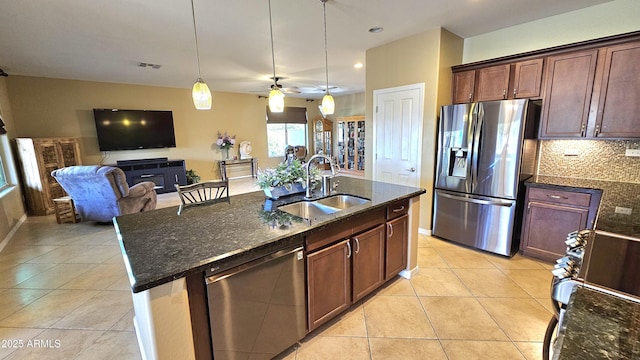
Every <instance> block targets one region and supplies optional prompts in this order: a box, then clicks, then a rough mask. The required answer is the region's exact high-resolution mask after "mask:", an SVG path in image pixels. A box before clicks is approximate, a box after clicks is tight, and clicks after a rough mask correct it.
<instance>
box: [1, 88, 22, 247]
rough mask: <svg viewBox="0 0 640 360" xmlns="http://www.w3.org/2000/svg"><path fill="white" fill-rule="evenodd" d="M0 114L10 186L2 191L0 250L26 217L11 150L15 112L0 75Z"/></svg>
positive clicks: (3, 150)
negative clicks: (5, 132) (3, 129)
mask: <svg viewBox="0 0 640 360" xmlns="http://www.w3.org/2000/svg"><path fill="white" fill-rule="evenodd" d="M0 114H1V115H2V120H3V121H4V123H5V125H6V126H5V128H6V129H7V134H6V135H0V154H1V156H2V159H3V160H4V163H3V165H4V171H5V175H6V178H7V184H9V185H10V187H9V188H7V189H5V190H3V191H0V250H2V248H3V247H4V245H5V244H6V243H7V242H8V240H9V238H10V234H11V233H12V231H15V230H16V229H17V226H18V224H19V223H20V222H21V221H22V219H23V218H24V217H25V209H24V205H23V204H22V191H21V189H20V187H19V186H18V175H17V174H18V172H17V168H16V165H15V160H14V158H13V154H12V151H11V146H10V143H9V137H10V136H11V135H12V134H13V133H14V121H13V113H12V112H11V106H10V102H9V95H8V92H7V78H6V77H0Z"/></svg>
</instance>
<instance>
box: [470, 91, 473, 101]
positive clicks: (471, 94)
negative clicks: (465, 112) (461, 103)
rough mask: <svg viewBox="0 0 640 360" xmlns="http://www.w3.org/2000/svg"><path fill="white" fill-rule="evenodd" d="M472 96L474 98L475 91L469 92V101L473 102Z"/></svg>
mask: <svg viewBox="0 0 640 360" xmlns="http://www.w3.org/2000/svg"><path fill="white" fill-rule="evenodd" d="M472 98H473V93H469V102H471V99H472Z"/></svg>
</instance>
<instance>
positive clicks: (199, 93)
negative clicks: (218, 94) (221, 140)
mask: <svg viewBox="0 0 640 360" xmlns="http://www.w3.org/2000/svg"><path fill="white" fill-rule="evenodd" d="M191 15H193V34H194V35H195V39H196V60H197V62H198V78H197V79H196V82H195V83H194V84H193V90H192V91H191V96H192V97H193V105H195V107H196V109H197V110H211V91H209V87H208V86H207V84H206V83H205V82H204V80H202V76H201V75H200V53H199V52H198V31H197V30H196V12H195V10H194V8H193V0H191Z"/></svg>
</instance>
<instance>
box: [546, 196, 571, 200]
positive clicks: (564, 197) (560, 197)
mask: <svg viewBox="0 0 640 360" xmlns="http://www.w3.org/2000/svg"><path fill="white" fill-rule="evenodd" d="M547 197H550V198H552V199H564V200H568V199H569V197H568V196H562V195H547Z"/></svg>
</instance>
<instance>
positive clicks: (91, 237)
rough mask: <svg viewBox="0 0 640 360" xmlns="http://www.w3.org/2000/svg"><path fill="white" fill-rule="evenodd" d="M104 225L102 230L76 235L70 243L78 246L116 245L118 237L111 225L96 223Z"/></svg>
mask: <svg viewBox="0 0 640 360" xmlns="http://www.w3.org/2000/svg"><path fill="white" fill-rule="evenodd" d="M96 226H99V227H104V228H105V229H104V230H98V232H96V233H92V234H88V235H82V236H77V237H75V238H74V239H73V242H71V245H80V246H118V237H117V235H116V231H115V229H114V228H113V225H96Z"/></svg>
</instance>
